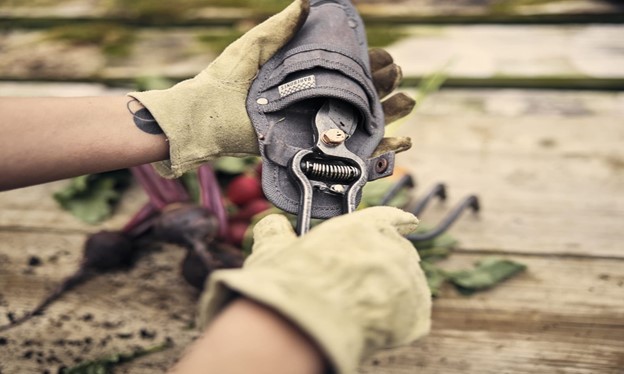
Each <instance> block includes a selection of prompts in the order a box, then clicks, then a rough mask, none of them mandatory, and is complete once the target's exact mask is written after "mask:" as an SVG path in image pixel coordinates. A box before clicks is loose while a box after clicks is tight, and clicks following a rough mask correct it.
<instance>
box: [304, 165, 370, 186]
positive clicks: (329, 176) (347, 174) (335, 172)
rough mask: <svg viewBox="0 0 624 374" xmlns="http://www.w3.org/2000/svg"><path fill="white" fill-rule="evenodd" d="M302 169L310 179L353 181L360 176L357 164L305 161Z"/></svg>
mask: <svg viewBox="0 0 624 374" xmlns="http://www.w3.org/2000/svg"><path fill="white" fill-rule="evenodd" d="M301 170H302V171H303V173H304V174H305V175H306V176H307V177H308V178H310V179H314V180H321V181H327V182H351V181H353V180H355V179H357V178H359V177H360V170H359V169H358V168H356V167H355V166H349V165H337V164H326V163H322V162H318V161H304V162H302V163H301Z"/></svg>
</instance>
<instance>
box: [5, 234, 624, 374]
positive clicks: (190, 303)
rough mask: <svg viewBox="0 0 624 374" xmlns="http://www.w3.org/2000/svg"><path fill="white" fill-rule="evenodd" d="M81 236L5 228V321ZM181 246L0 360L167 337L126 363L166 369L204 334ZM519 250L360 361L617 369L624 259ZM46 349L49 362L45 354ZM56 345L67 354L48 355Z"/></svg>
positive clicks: (78, 296)
mask: <svg viewBox="0 0 624 374" xmlns="http://www.w3.org/2000/svg"><path fill="white" fill-rule="evenodd" d="M83 240H84V235H78V234H75V235H67V234H65V235H58V234H45V233H44V234H42V233H31V232H12V233H6V232H0V290H2V291H1V293H2V298H1V300H0V323H5V322H6V321H7V317H6V313H8V312H13V313H20V312H23V311H25V310H28V309H29V308H30V307H31V306H32V305H34V304H35V303H36V302H37V300H38V299H39V298H40V297H42V296H43V294H44V290H45V289H46V288H48V289H49V288H51V287H52V286H53V285H54V284H56V283H57V282H59V281H60V280H61V279H62V278H63V277H64V276H65V275H67V274H69V273H71V271H72V270H74V269H75V266H76V265H77V262H78V260H79V256H80V250H81V246H82V242H83ZM32 255H37V256H38V257H39V258H41V260H42V262H43V263H42V265H41V266H37V267H31V266H28V259H29V257H30V256H32ZM182 256H183V251H182V250H181V249H179V248H176V247H165V248H164V249H163V250H160V251H155V252H151V253H149V254H147V255H146V256H145V257H143V258H141V259H140V260H139V261H138V263H137V266H136V267H135V268H134V269H132V270H130V271H129V272H119V273H114V274H108V275H103V276H99V277H98V278H96V279H93V280H92V281H90V282H89V283H87V284H85V285H83V286H80V287H78V288H76V290H75V291H74V292H72V293H70V294H69V295H67V296H66V297H64V298H63V299H62V300H61V301H60V302H58V303H56V304H54V305H53V306H51V307H50V309H49V310H48V312H46V313H45V315H44V316H42V317H39V318H36V319H35V320H33V321H32V322H29V323H27V324H25V325H22V326H20V327H19V328H16V329H14V330H11V331H8V332H6V333H2V334H0V337H3V338H5V339H7V340H8V343H7V345H5V346H3V349H0V369H2V370H3V372H8V373H11V372H16V370H19V371H20V372H23V371H32V372H38V371H42V370H43V369H50V370H52V371H53V372H54V370H55V369H56V368H57V367H60V366H61V365H71V364H72V363H73V362H74V360H78V359H85V360H86V359H92V358H95V357H98V356H101V355H106V354H111V353H113V352H126V351H128V350H132V349H133V347H134V346H141V347H147V346H151V345H153V344H155V343H158V342H161V341H162V340H163V339H165V337H170V338H171V339H173V340H174V342H176V348H175V349H172V350H170V351H167V352H165V353H162V354H157V355H154V356H150V357H147V358H145V359H143V360H140V361H139V362H136V363H132V364H128V365H126V366H125V367H124V369H123V370H122V371H121V372H131V373H152V372H155V371H157V372H162V371H164V370H165V369H166V368H167V367H169V366H170V365H171V364H172V363H173V362H174V361H175V360H176V358H177V357H179V356H180V355H181V354H182V352H183V350H184V348H185V347H186V346H187V345H188V344H189V343H190V341H191V340H192V339H193V338H194V337H196V336H197V332H195V331H193V330H189V329H188V328H187V326H188V323H189V322H190V321H192V319H193V314H194V311H195V309H194V308H195V306H194V305H195V300H196V295H195V293H194V292H193V291H192V290H191V289H190V288H189V287H188V286H186V285H185V284H184V282H183V281H182V280H181V278H180V276H179V274H178V270H177V266H176V264H177V263H179V262H180V261H181V259H182ZM54 257H56V260H53V258H54ZM480 257H481V256H475V255H466V254H461V253H458V254H455V255H453V256H452V257H451V259H450V260H449V261H447V262H445V263H444V264H443V266H444V267H445V268H447V269H462V268H467V267H470V266H471V264H472V263H473V262H474V261H475V260H477V259H479V258H480ZM512 259H514V260H517V261H521V262H523V263H525V264H527V265H528V270H527V271H526V272H525V273H523V274H521V275H519V276H518V277H516V278H514V279H512V280H509V281H507V282H506V283H505V284H503V285H501V286H499V287H498V288H496V289H494V290H491V291H488V292H483V293H479V294H477V295H474V296H472V297H465V296H461V295H459V294H458V293H457V292H456V291H454V290H453V289H452V288H445V289H443V292H442V295H441V296H440V297H439V298H438V299H436V300H435V302H434V314H433V316H434V323H433V326H434V327H433V332H432V334H431V335H430V336H429V337H427V338H426V339H424V340H423V341H421V342H417V343H415V344H413V345H412V346H410V347H404V348H400V349H398V350H392V351H388V352H385V353H382V354H380V355H378V356H376V357H375V358H374V359H372V360H371V361H369V363H368V365H366V366H364V367H363V368H362V370H361V372H363V373H380V374H395V373H413V372H414V370H418V372H420V373H460V372H461V373H501V372H504V373H528V372H558V371H559V372H566V373H595V372H600V373H618V371H617V370H619V369H621V367H622V364H623V361H622V360H623V359H624V356H623V355H622V352H623V350H624V322H623V321H624V299H623V298H622V297H621V295H622V290H623V289H624V267H623V266H622V265H623V262H622V260H601V259H591V258H588V259H561V258H555V257H553V258H543V257H539V256H522V257H512ZM88 315H91V318H89V316H88ZM85 317H86V318H85ZM141 329H145V330H148V331H152V332H156V338H154V339H153V340H150V339H142V338H141V334H140V330H141ZM126 334H131V336H130V337H128V336H127V335H126ZM87 337H90V338H91V343H89V344H87V343H86V342H85V340H84V339H85V338H87ZM107 337H109V338H107ZM60 340H65V341H66V343H65V344H64V345H61V343H59V341H60ZM29 341H30V343H29ZM102 341H107V343H106V345H104V346H103V345H102V344H103V343H102ZM69 342H71V343H69ZM28 351H33V352H34V353H33V356H32V357H31V358H30V359H27V358H24V356H25V355H26V353H27V352H28ZM39 352H42V353H43V359H42V361H43V363H38V362H37V358H38V353H39ZM52 356H54V357H56V358H58V360H59V361H60V362H48V359H49V358H50V357H52Z"/></svg>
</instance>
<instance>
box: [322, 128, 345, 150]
mask: <svg viewBox="0 0 624 374" xmlns="http://www.w3.org/2000/svg"><path fill="white" fill-rule="evenodd" d="M321 140H322V141H323V143H325V144H327V145H334V146H335V145H340V144H342V143H344V141H345V140H347V135H346V134H345V133H344V131H342V130H338V129H331V130H327V131H325V133H323V136H322V138H321Z"/></svg>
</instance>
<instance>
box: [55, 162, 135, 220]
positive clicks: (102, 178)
mask: <svg viewBox="0 0 624 374" xmlns="http://www.w3.org/2000/svg"><path fill="white" fill-rule="evenodd" d="M130 180H131V177H130V173H129V172H128V171H127V170H120V171H113V172H108V173H102V174H94V175H84V176H81V177H77V178H73V179H71V181H70V183H69V185H68V186H67V187H66V188H64V189H62V190H60V191H58V192H56V193H55V194H54V199H55V200H56V201H57V202H58V203H59V204H60V205H61V207H62V208H63V209H65V210H68V211H69V212H71V213H72V214H73V215H74V216H76V217H77V218H79V219H81V220H83V221H84V222H87V223H90V224H96V223H100V222H102V221H104V220H105V219H107V218H109V217H110V216H111V215H112V213H113V208H114V206H115V204H116V203H117V202H118V201H119V199H120V198H121V195H122V192H123V191H124V190H125V189H126V188H127V187H128V186H129V185H130Z"/></svg>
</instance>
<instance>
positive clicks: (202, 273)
mask: <svg viewBox="0 0 624 374" xmlns="http://www.w3.org/2000/svg"><path fill="white" fill-rule="evenodd" d="M210 253H212V254H213V255H214V256H215V260H216V264H217V266H218V268H219V269H231V268H239V267H241V266H242V265H243V260H244V259H243V253H242V252H241V251H240V250H239V249H237V248H234V247H230V246H228V245H226V244H223V243H212V244H211V245H210ZM214 270H217V269H210V268H208V267H206V266H205V265H204V263H203V261H201V258H200V257H199V256H198V254H197V253H196V252H194V251H188V252H187V253H186V257H184V260H183V261H182V277H184V280H186V282H187V283H188V284H190V285H191V286H193V287H195V288H197V289H199V290H203V289H204V284H205V283H206V278H208V276H209V275H210V273H212V271H214Z"/></svg>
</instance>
